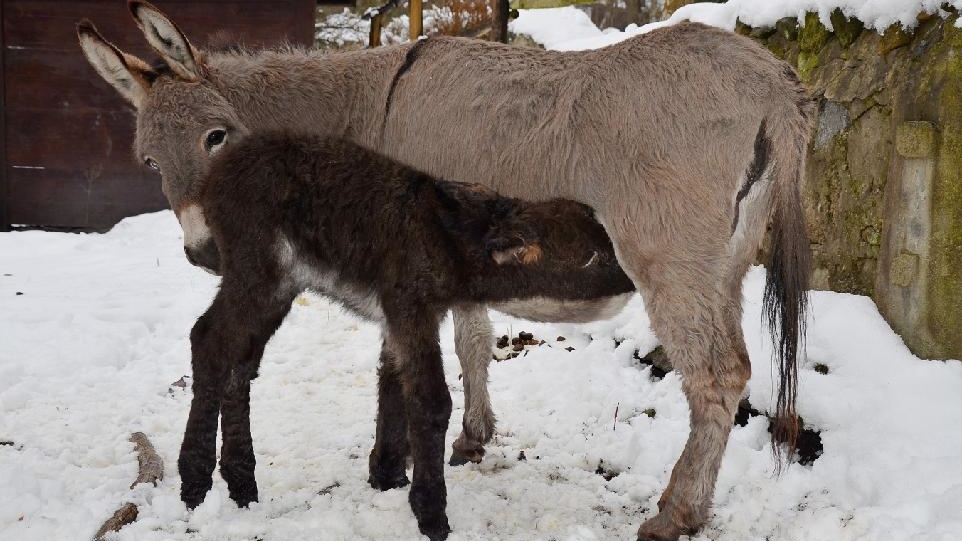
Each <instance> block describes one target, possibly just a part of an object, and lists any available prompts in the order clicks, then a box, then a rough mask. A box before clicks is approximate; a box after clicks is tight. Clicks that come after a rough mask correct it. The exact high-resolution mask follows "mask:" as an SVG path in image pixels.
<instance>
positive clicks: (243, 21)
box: [3, 0, 313, 56]
mask: <svg viewBox="0 0 962 541" xmlns="http://www.w3.org/2000/svg"><path fill="white" fill-rule="evenodd" d="M4 3H5V4H9V7H8V10H7V11H8V17H7V19H6V20H5V21H4V25H3V26H4V32H5V33H6V34H7V36H8V38H7V39H8V45H9V46H12V47H27V48H43V49H50V50H58V51H75V50H77V39H76V30H75V28H76V24H77V22H78V21H79V20H81V19H83V18H89V19H90V20H92V21H93V22H94V24H95V25H96V26H97V28H98V29H99V30H100V31H101V32H102V33H103V34H104V37H106V38H107V39H108V40H110V41H111V42H113V43H114V44H116V45H117V46H119V47H120V48H121V49H124V50H125V51H127V52H130V53H131V54H138V55H144V56H146V55H148V54H150V49H149V47H148V46H147V45H146V42H145V41H144V38H143V35H142V34H141V33H140V31H139V30H138V29H137V26H136V25H135V24H134V21H133V19H132V18H131V16H130V13H129V12H128V11H127V6H126V3H125V2H121V1H118V2H108V3H103V2H97V3H96V4H94V3H91V2H85V1H81V2H69V3H63V2H49V1H46V2H44V1H38V0H20V1H13V2H4ZM52 3H53V4H56V6H55V7H56V9H52V6H51V4H52ZM104 4H106V5H104ZM156 4H157V6H158V7H159V8H160V9H161V10H162V11H164V12H165V13H167V14H168V15H170V16H171V17H172V18H173V19H174V22H175V23H177V25H178V26H179V27H180V28H181V30H183V31H184V33H185V34H186V35H187V38H188V39H190V40H191V41H194V42H195V43H196V44H197V45H203V44H204V43H206V42H207V39H208V38H209V37H210V36H211V35H212V34H214V33H218V32H221V31H225V30H226V31H227V32H230V33H231V34H233V35H236V36H237V37H238V38H243V41H244V42H245V43H247V44H249V45H263V44H271V43H277V42H280V41H284V40H293V41H296V42H299V43H302V44H304V45H308V44H310V43H311V40H312V38H313V11H310V12H307V11H306V10H305V9H304V5H306V4H305V2H304V1H303V0H299V1H291V0H286V1H279V2H264V1H253V0H251V1H246V2H244V1H238V2H229V3H228V2H157V3H156ZM225 4H229V5H225ZM298 4H300V5H298ZM311 7H312V6H311ZM312 9H313V7H312ZM303 17H311V21H312V24H311V25H310V28H309V29H308V30H310V32H311V36H310V37H308V38H307V39H305V33H304V29H305V28H306V25H305V24H303Z"/></svg>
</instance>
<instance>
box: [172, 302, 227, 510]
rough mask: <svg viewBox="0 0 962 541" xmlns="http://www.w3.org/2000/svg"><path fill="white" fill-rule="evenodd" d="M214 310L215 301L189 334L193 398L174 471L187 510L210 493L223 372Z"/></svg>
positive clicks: (216, 310) (217, 312) (217, 321)
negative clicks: (178, 479)
mask: <svg viewBox="0 0 962 541" xmlns="http://www.w3.org/2000/svg"><path fill="white" fill-rule="evenodd" d="M221 304H223V303H221ZM218 308H219V304H218V302H217V300H216V299H215V301H214V304H212V305H211V307H210V308H209V309H208V310H207V312H206V313H205V314H204V315H202V316H201V317H200V319H198V320H197V323H195V324H194V328H193V329H192V330H191V332H190V343H191V365H192V369H193V376H194V383H193V386H192V390H193V393H194V397H193V399H192V400H191V403H190V414H189V415H188V417H187V428H186V429H185V431H184V441H183V442H182V443H181V446H180V458H179V459H178V460H177V469H178V471H179V472H180V499H181V500H183V502H184V503H185V504H187V507H188V508H191V509H193V508H194V507H197V506H198V505H200V503H201V502H202V501H204V496H206V495H207V491H208V490H210V487H211V485H212V484H213V481H212V479H211V475H212V474H213V472H214V465H215V463H216V452H217V451H216V441H217V414H218V412H219V411H220V403H221V399H222V398H223V392H224V381H225V380H226V373H227V370H226V366H225V364H224V360H223V358H222V357H221V355H219V354H218V353H217V352H216V345H215V343H216V342H219V341H220V337H219V336H218V335H219V333H220V331H219V329H217V326H218V325H219V324H220V323H219V320H220V315H219V312H220V311H221V310H219V309H218Z"/></svg>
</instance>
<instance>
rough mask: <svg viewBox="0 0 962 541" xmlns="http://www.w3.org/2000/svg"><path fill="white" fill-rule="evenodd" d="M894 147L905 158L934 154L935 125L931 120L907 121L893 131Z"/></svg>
mask: <svg viewBox="0 0 962 541" xmlns="http://www.w3.org/2000/svg"><path fill="white" fill-rule="evenodd" d="M895 148H896V150H898V153H899V155H901V156H903V157H905V158H928V157H931V156H932V155H933V154H935V126H934V125H933V124H932V123H931V122H924V121H909V122H903V123H901V124H899V127H898V128H897V129H896V131H895Z"/></svg>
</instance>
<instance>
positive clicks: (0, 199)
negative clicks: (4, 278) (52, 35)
mask: <svg viewBox="0 0 962 541" xmlns="http://www.w3.org/2000/svg"><path fill="white" fill-rule="evenodd" d="M3 15H4V2H3V1H2V0H0V22H2V21H4V20H5V19H4V17H3ZM6 37H7V33H6V31H4V29H3V28H2V27H0V231H9V230H10V223H11V222H10V213H9V210H8V209H9V199H10V198H9V190H8V187H7V186H8V185H7V140H6V135H5V134H6V131H7V129H6V128H7V120H6V115H5V113H6V105H5V101H4V94H5V89H4V81H5V79H6V70H5V69H4V67H5V66H6V55H5V54H4V51H6V50H7V47H6V43H5V42H6Z"/></svg>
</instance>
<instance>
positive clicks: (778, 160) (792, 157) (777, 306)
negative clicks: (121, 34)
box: [762, 99, 811, 470]
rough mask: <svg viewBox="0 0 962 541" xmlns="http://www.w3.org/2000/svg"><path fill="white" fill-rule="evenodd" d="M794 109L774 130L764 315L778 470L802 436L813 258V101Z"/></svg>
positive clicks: (775, 125)
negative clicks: (806, 199)
mask: <svg viewBox="0 0 962 541" xmlns="http://www.w3.org/2000/svg"><path fill="white" fill-rule="evenodd" d="M793 109H794V110H793V111H791V113H792V114H791V115H786V117H783V118H782V122H779V123H773V126H772V127H773V128H775V129H774V130H773V131H774V132H775V133H773V136H774V137H773V143H774V144H773V148H772V150H773V153H774V154H775V156H774V160H773V164H772V172H771V178H772V180H773V182H772V189H773V190H774V192H773V194H772V195H773V199H772V206H773V209H772V229H771V235H772V236H771V247H770V257H769V261H768V279H767V281H766V282H765V295H764V300H763V312H762V313H763V314H764V315H763V317H765V318H767V322H768V328H769V332H770V333H771V336H772V343H773V344H774V346H775V358H776V362H777V364H778V395H777V400H776V404H775V420H774V422H773V424H772V430H771V432H772V448H773V452H774V453H775V458H776V464H777V466H776V468H777V469H778V470H780V469H781V466H782V461H783V459H788V458H791V456H792V455H793V453H794V450H795V444H796V440H797V438H798V431H799V427H798V417H797V415H796V413H795V394H796V389H797V386H798V358H799V356H801V355H803V354H804V349H805V345H804V340H805V322H806V317H807V310H808V293H807V290H808V278H809V260H810V258H811V254H810V246H809V242H808V234H807V231H806V227H805V213H804V211H803V209H802V195H801V188H802V175H803V171H804V168H805V152H806V150H807V147H808V138H809V125H808V116H809V110H810V106H809V103H808V100H802V99H799V100H798V101H797V102H796V106H795V107H793ZM779 132H780V133H779ZM781 444H785V446H786V448H787V449H784V448H783V447H782V446H781Z"/></svg>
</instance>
